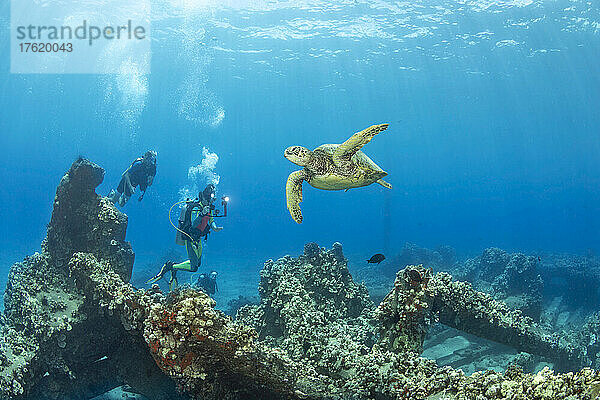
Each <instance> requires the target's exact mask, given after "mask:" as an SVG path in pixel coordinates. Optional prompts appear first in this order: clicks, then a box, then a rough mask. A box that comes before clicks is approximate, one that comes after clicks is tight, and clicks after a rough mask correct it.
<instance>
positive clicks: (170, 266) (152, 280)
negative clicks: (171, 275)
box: [146, 261, 174, 285]
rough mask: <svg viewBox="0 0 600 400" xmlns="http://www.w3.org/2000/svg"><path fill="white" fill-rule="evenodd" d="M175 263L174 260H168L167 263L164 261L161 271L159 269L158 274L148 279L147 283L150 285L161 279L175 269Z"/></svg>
mask: <svg viewBox="0 0 600 400" xmlns="http://www.w3.org/2000/svg"><path fill="white" fill-rule="evenodd" d="M173 264H174V263H173V261H167V262H166V263H164V264H163V266H162V268H161V269H160V271H158V274H156V275H154V276H153V277H152V278H150V279H148V280H147V281H146V285H150V284H152V283H156V282H158V281H160V280H161V279H162V278H163V277H164V276H165V275H166V273H167V272H169V271H172V270H173Z"/></svg>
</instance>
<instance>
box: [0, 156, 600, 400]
mask: <svg viewBox="0 0 600 400" xmlns="http://www.w3.org/2000/svg"><path fill="white" fill-rule="evenodd" d="M103 177H104V170H103V169H102V168H101V167H99V166H98V165H96V164H94V163H92V162H90V161H88V160H86V159H83V158H80V159H78V160H76V161H75V162H74V163H73V165H72V166H71V168H70V170H69V171H68V172H67V174H66V175H65V176H64V177H63V179H62V180H61V182H60V184H59V186H58V188H57V192H56V197H55V201H54V208H53V213H52V218H51V221H50V223H49V225H48V234H47V237H46V239H45V240H44V242H43V243H42V249H41V252H40V253H36V254H34V255H32V256H30V257H27V258H26V259H25V260H23V261H22V262H20V263H17V264H15V265H13V267H12V268H11V271H10V275H9V281H8V284H7V288H6V292H5V298H4V301H5V312H4V315H3V319H2V326H1V328H0V329H1V334H0V398H2V399H36V400H37V399H44V400H45V399H70V400H75V399H86V398H92V397H94V396H97V395H99V394H102V393H105V392H107V391H108V390H111V389H113V388H115V387H118V386H121V385H128V386H130V387H131V388H132V390H134V391H135V392H138V393H140V394H142V395H144V396H145V397H147V398H148V399H156V400H158V399H179V398H182V399H185V398H189V399H215V400H216V399H227V400H229V399H232V400H233V399H240V400H241V399H442V398H445V399H473V398H485V399H513V398H527V399H592V398H595V397H596V396H597V394H598V393H600V374H599V373H598V371H596V370H593V369H590V368H588V366H590V365H594V363H595V362H596V360H595V355H593V354H589V352H587V351H586V348H585V347H583V346H579V345H577V344H576V343H575V342H573V341H569V340H566V339H565V338H563V337H561V336H560V335H558V334H555V333H551V332H546V331H545V330H544V327H543V326H540V325H539V324H537V323H536V322H534V320H533V319H532V318H530V317H529V316H526V315H524V314H523V313H522V312H521V311H520V310H518V309H511V308H510V307H509V306H508V305H507V304H505V303H504V302H502V301H498V300H496V299H494V298H492V297H491V296H490V295H487V294H485V293H483V292H480V291H477V290H475V289H474V288H473V287H472V286H471V284H469V283H467V282H462V281H456V280H454V279H453V278H452V276H450V275H449V274H447V273H443V272H438V273H434V272H433V271H432V270H431V269H427V268H426V267H427V266H425V267H424V266H421V265H410V266H406V267H405V268H403V269H402V270H400V271H398V273H397V275H396V280H395V284H394V288H393V289H392V290H391V291H390V293H389V294H388V295H387V296H386V297H385V299H384V300H383V301H382V302H381V304H379V305H377V306H376V305H375V304H373V303H372V301H371V300H370V298H369V294H368V291H367V289H366V287H365V286H364V285H363V284H357V283H356V282H354V280H353V279H352V276H351V274H350V272H349V271H348V268H347V261H346V259H345V257H344V254H343V250H342V246H341V245H340V244H339V243H336V244H334V246H333V248H332V249H330V250H326V249H323V248H320V247H319V246H317V245H316V244H314V243H309V244H307V245H306V246H305V247H304V252H303V254H302V255H300V256H298V257H296V258H292V257H289V256H286V257H284V258H281V259H278V260H268V261H266V262H265V264H264V267H263V269H262V271H261V280H260V284H259V295H260V304H258V305H248V306H244V307H242V308H241V309H240V310H239V311H238V316H237V318H236V320H235V321H233V320H232V319H231V318H230V317H228V316H226V315H225V314H223V313H222V312H220V311H218V310H216V309H215V308H214V307H215V302H214V301H213V300H212V299H211V298H210V297H209V296H208V295H206V294H204V293H203V292H201V291H196V290H194V289H189V288H188V289H182V290H180V291H177V292H175V293H172V294H168V295H167V294H164V293H162V292H161V291H160V290H159V289H158V286H153V287H152V288H150V289H147V290H145V289H136V288H135V287H133V286H132V285H131V284H130V283H128V282H129V280H130V278H131V272H132V268H133V261H134V253H133V250H132V248H131V246H130V244H129V243H127V242H126V241H125V233H126V229H127V217H126V215H124V214H123V213H121V212H120V211H119V210H117V209H116V208H115V207H114V206H113V204H112V203H111V202H110V201H108V200H107V199H105V198H103V197H101V196H99V195H98V194H96V192H95V189H96V187H97V186H98V185H99V184H100V183H101V182H102V180H103ZM437 321H439V322H442V323H444V324H446V325H448V326H451V327H454V328H456V329H459V330H462V331H465V332H468V333H471V334H474V335H477V336H480V337H483V338H487V339H490V340H493V341H496V342H499V343H504V344H507V345H509V346H512V347H514V348H516V349H518V350H520V351H524V352H528V353H531V354H539V355H543V356H544V357H546V358H549V359H551V360H552V361H553V362H554V364H555V366H556V369H557V370H559V371H560V372H561V373H554V372H553V371H551V370H549V369H544V370H542V371H540V372H539V373H537V374H526V373H524V372H523V371H522V370H521V369H520V368H519V367H517V366H511V367H509V368H508V370H507V371H506V372H505V373H498V372H494V371H482V372H477V373H475V374H473V375H471V376H465V375H464V374H463V372H462V371H460V370H454V369H452V368H450V367H440V366H438V365H437V364H436V363H435V362H434V361H432V360H428V359H425V358H422V357H420V353H421V351H422V345H423V341H424V338H425V335H426V333H427V331H428V328H429V326H430V325H431V324H432V323H434V322H437ZM599 325H600V324H599ZM588 328H590V329H593V327H592V326H591V325H590V326H589V327H588ZM567 371H577V372H567Z"/></svg>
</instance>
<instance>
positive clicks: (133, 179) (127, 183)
mask: <svg viewBox="0 0 600 400" xmlns="http://www.w3.org/2000/svg"><path fill="white" fill-rule="evenodd" d="M156 156H157V154H156V151H154V150H148V151H147V152H146V153H145V154H144V156H143V157H140V158H136V159H135V160H134V161H133V162H132V163H131V165H130V166H129V168H127V170H125V172H123V175H122V176H121V182H119V186H118V187H117V190H114V189H113V190H111V192H110V194H109V195H108V198H109V200H110V201H112V202H113V204H119V205H120V206H121V207H123V206H124V205H125V203H127V201H128V200H129V198H130V197H131V196H132V195H133V193H135V188H136V187H137V186H139V187H140V190H141V191H142V194H141V195H140V197H139V198H138V201H142V199H143V198H144V195H145V194H146V189H148V186H151V185H152V182H153V181H154V177H155V176H156Z"/></svg>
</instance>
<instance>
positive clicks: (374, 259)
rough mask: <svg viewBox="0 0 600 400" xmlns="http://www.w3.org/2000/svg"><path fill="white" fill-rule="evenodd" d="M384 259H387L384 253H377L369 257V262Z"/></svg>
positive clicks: (374, 262) (373, 262)
mask: <svg viewBox="0 0 600 400" xmlns="http://www.w3.org/2000/svg"><path fill="white" fill-rule="evenodd" d="M383 260H385V256H384V255H383V254H375V255H374V256H373V257H371V258H369V259H368V260H367V262H368V263H369V264H379V263H380V262H382V261H383Z"/></svg>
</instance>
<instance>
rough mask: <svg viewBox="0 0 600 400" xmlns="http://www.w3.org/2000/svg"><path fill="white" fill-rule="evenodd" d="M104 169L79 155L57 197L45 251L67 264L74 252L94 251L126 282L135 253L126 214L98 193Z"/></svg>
mask: <svg viewBox="0 0 600 400" xmlns="http://www.w3.org/2000/svg"><path fill="white" fill-rule="evenodd" d="M103 179H104V170H103V169H102V168H101V167H99V166H98V165H96V164H93V163H90V162H89V161H87V160H85V159H83V158H80V159H78V160H77V161H75V162H74V163H73V165H72V166H71V169H70V170H69V172H68V173H67V174H66V175H65V176H64V177H63V178H62V180H61V181H60V184H59V185H58V189H57V190H56V197H55V198H54V208H53V211H52V218H51V219H50V224H49V225H48V234H47V236H46V240H45V241H44V243H43V246H42V247H43V249H44V253H45V254H47V255H48V256H50V257H52V259H53V262H54V263H55V266H56V267H63V268H65V267H66V264H67V262H68V261H69V259H70V258H71V256H72V255H73V253H74V252H78V251H80V252H85V253H92V254H95V255H96V256H97V257H98V259H100V260H105V261H107V262H109V263H110V265H111V267H112V269H113V270H114V271H116V272H117V273H118V274H119V275H120V276H121V278H123V280H124V281H125V282H128V281H129V279H130V278H131V270H132V268H133V259H134V253H133V250H132V249H131V245H130V244H129V243H128V242H125V232H126V231H127V216H126V215H125V214H123V213H122V212H120V211H118V210H117V209H116V208H115V207H114V206H112V204H111V203H110V201H109V200H108V199H107V198H105V197H101V196H99V195H97V194H96V192H95V189H96V187H98V185H100V183H102V180H103Z"/></svg>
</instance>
